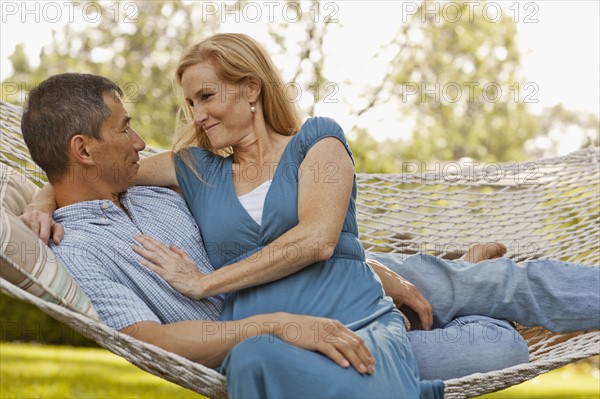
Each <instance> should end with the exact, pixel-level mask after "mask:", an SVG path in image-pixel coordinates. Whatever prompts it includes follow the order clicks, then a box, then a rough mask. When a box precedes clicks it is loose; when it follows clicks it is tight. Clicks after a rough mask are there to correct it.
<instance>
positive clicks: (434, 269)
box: [367, 252, 600, 332]
mask: <svg viewBox="0 0 600 399" xmlns="http://www.w3.org/2000/svg"><path fill="white" fill-rule="evenodd" d="M367 257H370V258H373V259H376V260H378V261H380V262H381V263H383V264H384V265H386V266H387V267H389V268H390V269H391V270H393V271H394V272H396V273H398V274H399V275H401V276H402V277H404V278H406V279H407V280H408V281H410V282H411V283H413V284H414V285H415V286H416V287H417V289H418V290H419V291H420V292H421V294H423V296H424V297H425V298H427V300H428V301H429V302H430V303H431V305H432V306H433V316H434V320H433V321H434V327H440V326H444V325H446V324H448V323H449V322H450V321H451V320H452V319H453V318H455V317H457V316H465V315H484V316H489V317H494V318H497V319H506V320H511V321H516V322H517V323H519V324H522V325H525V326H537V325H539V326H543V327H544V328H546V329H548V330H551V331H555V332H570V331H582V330H596V329H600V268H598V267H593V266H586V265H580V264H574V263H565V262H559V261H552V260H542V259H538V260H533V261H529V262H526V263H522V264H521V263H520V264H517V263H515V262H514V261H513V260H511V259H508V258H500V259H492V260H486V261H482V262H479V263H477V264H471V263H467V262H452V261H446V260H443V259H439V258H437V257H435V256H431V255H423V254H419V255H411V256H406V255H402V254H389V253H387V254H384V253H375V252H371V253H368V254H367ZM411 321H412V319H411Z"/></svg>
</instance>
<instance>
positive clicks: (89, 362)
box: [0, 343, 203, 399]
mask: <svg viewBox="0 0 600 399" xmlns="http://www.w3.org/2000/svg"><path fill="white" fill-rule="evenodd" d="M0 397H1V398H57V399H58V398H60V399H63V398H203V396H201V395H198V394H197V393H195V392H192V391H189V390H187V389H184V388H181V387H179V386H177V385H175V384H172V383H170V382H167V381H165V380H163V379H161V378H158V377H155V376H153V375H150V374H148V373H146V372H145V371H142V370H140V369H138V368H137V367H135V366H133V365H131V364H130V363H128V362H127V361H126V360H124V359H122V358H120V357H118V356H116V355H114V354H112V353H110V352H108V351H105V350H102V349H89V348H86V349H83V348H70V347H63V346H43V345H31V344H27V345H25V344H12V343H10V344H9V343H0Z"/></svg>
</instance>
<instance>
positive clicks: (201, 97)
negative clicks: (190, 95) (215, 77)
mask: <svg viewBox="0 0 600 399" xmlns="http://www.w3.org/2000/svg"><path fill="white" fill-rule="evenodd" d="M211 97H212V93H207V94H203V95H202V96H200V99H201V100H202V101H206V100H208V99H209V98H211Z"/></svg>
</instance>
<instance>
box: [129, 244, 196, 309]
mask: <svg viewBox="0 0 600 399" xmlns="http://www.w3.org/2000/svg"><path fill="white" fill-rule="evenodd" d="M134 238H135V240H136V241H137V242H139V243H140V244H141V245H140V246H138V245H132V246H131V248H132V249H133V250H134V251H135V252H136V253H138V254H139V255H141V256H143V258H142V259H139V262H140V263H141V264H142V265H144V266H146V267H147V268H148V269H150V270H152V271H153V272H155V273H156V274H158V275H159V276H161V277H162V278H164V279H165V280H166V281H167V282H168V283H169V284H170V285H171V287H173V288H175V289H176V290H177V291H179V292H180V293H182V294H183V295H185V296H187V297H188V298H191V299H202V298H204V297H206V295H203V294H202V286H201V280H202V278H203V277H204V276H205V275H204V274H202V273H200V271H199V270H198V266H197V265H196V263H195V262H194V261H193V260H192V259H191V258H190V257H189V256H188V255H187V254H186V253H185V252H184V251H182V250H181V249H179V248H177V247H176V246H175V245H171V246H170V247H167V246H166V245H165V244H163V243H162V242H160V241H158V240H155V239H154V238H152V237H149V236H145V235H141V236H136V237H134Z"/></svg>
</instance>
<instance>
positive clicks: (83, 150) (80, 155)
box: [69, 134, 94, 166]
mask: <svg viewBox="0 0 600 399" xmlns="http://www.w3.org/2000/svg"><path fill="white" fill-rule="evenodd" d="M90 140H91V139H90V138H89V137H86V136H84V135H82V134H76V135H75V136H73V137H71V141H70V142H69V152H70V155H71V157H73V160H74V161H75V162H77V163H79V164H81V165H85V166H91V165H94V160H93V159H92V157H91V155H90V153H89V151H88V146H89V145H90Z"/></svg>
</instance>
